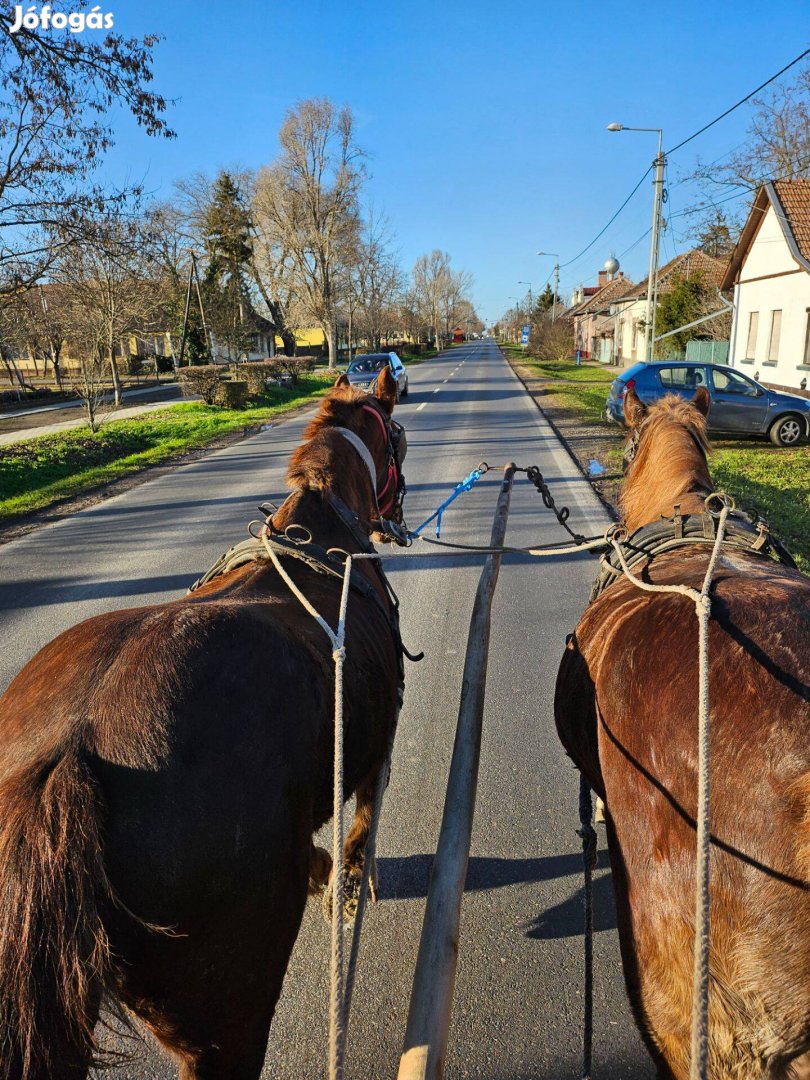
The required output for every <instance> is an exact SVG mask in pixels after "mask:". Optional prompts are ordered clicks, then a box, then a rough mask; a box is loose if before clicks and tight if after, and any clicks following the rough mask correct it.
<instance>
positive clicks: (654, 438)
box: [620, 386, 712, 532]
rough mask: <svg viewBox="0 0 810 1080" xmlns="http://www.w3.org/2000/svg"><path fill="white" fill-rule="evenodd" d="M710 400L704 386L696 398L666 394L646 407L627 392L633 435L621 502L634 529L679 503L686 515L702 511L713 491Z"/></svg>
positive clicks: (627, 415) (626, 454)
mask: <svg viewBox="0 0 810 1080" xmlns="http://www.w3.org/2000/svg"><path fill="white" fill-rule="evenodd" d="M710 404H711V399H710V398H709V394H708V391H707V390H706V388H705V387H703V386H701V387H698V389H697V391H696V392H695V396H694V397H693V398H692V399H691V400H686V399H684V398H682V397H680V396H679V395H678V394H667V395H665V396H664V397H662V398H660V399H659V400H658V401H656V402H654V403H653V404H652V405H645V404H644V402H642V401H641V399H640V398H639V397H638V395H637V394H636V392H635V390H633V389H630V390H628V391H627V393H626V395H625V398H624V419H625V423H626V424H627V426H628V428H629V429H630V437H629V439H628V441H627V443H626V445H625V449H624V457H623V468H624V472H625V482H624V486H623V488H622V493H621V499H620V505H621V510H622V517H623V519H624V523H625V525H626V526H627V528H628V529H629V530H630V531H631V532H632V531H633V530H634V529H637V528H639V527H640V526H641V525H645V524H647V522H649V521H654V520H655V519H656V518H658V517H659V516H660V515H661V514H664V515H670V514H671V513H672V511H673V507H674V505H675V503H676V502H680V503H681V507H682V510H683V511H684V513H690V512H699V511H700V510H702V508H703V506H702V501H703V499H704V498H705V496H706V495H707V494H708V493H709V492H710V491H711V490H712V480H711V476H710V475H709V466H708V461H707V456H708V454H709V451H710V450H711V447H710V445H709V440H708V437H707V434H706V417H707V416H708V413H709V406H710ZM693 493H694V500H691V499H690V496H691V495H692V494H693ZM701 493H702V494H701ZM692 501H694V503H695V505H694V506H692V505H691V502H692ZM698 503H700V506H699V507H698V505H697V504H698Z"/></svg>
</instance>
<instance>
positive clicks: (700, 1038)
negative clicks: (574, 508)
mask: <svg viewBox="0 0 810 1080" xmlns="http://www.w3.org/2000/svg"><path fill="white" fill-rule="evenodd" d="M713 497H714V498H715V499H717V498H722V502H723V506H722V509H721V510H720V512H719V514H718V522H717V535H716V538H715V542H714V547H713V548H712V553H711V556H710V558H709V565H708V566H707V567H706V575H705V577H704V579H703V586H702V588H701V590H700V592H698V591H697V589H693V588H691V587H690V586H688V585H653V584H650V583H649V582H646V581H642V580H641V578H638V577H636V576H635V575H634V574H633V572H632V571H631V570H630V568H629V567H628V565H627V563H626V562H625V558H624V553H623V551H622V548H621V544H620V543H619V541H618V540H617V539H616V538H615V537H611V538H610V541H611V544H612V545H613V548H614V550H615V551H616V554H617V555H618V557H619V562H620V563H621V567H622V570H623V571H624V574H625V576H626V577H627V578H628V579H629V580H630V581H631V582H632V583H633V584H634V585H635V586H637V587H638V588H639V589H643V590H644V591H645V592H656V593H665V592H668V593H679V594H680V595H681V596H688V597H689V599H690V600H692V601H693V602H694V604H695V614H696V615H697V620H698V667H699V675H698V680H699V682H698V806H697V851H696V873H695V944H694V960H693V968H692V1038H691V1053H690V1065H689V1080H706V1078H707V1076H708V1061H709V870H710V867H709V858H710V843H711V833H710V822H709V621H710V619H711V612H712V602H711V596H710V589H711V584H712V577H713V576H714V570H715V566H716V565H717V559H718V557H719V555H720V549H721V547H722V544H723V538H724V536H725V531H726V519H727V518H728V515H729V512H730V510H731V509H732V504H730V503H729V501H728V500H727V499H726V497H725V496H723V495H722V493H720V492H718V493H717V494H715V495H714V496H713Z"/></svg>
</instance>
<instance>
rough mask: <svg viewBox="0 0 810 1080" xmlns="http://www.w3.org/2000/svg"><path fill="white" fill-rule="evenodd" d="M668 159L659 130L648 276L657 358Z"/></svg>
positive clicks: (651, 347)
mask: <svg viewBox="0 0 810 1080" xmlns="http://www.w3.org/2000/svg"><path fill="white" fill-rule="evenodd" d="M666 163H667V159H666V156H665V154H664V152H663V149H662V147H661V132H660V131H659V132H658V155H657V156H656V159H655V161H654V162H653V165H654V166H655V180H654V181H653V221H652V241H651V243H650V272H649V275H648V278H647V335H648V336H647V359H648V360H650V361H652V360H654V359H655V317H656V312H657V310H658V262H659V257H660V250H661V220H662V210H663V205H664V168H665V166H666Z"/></svg>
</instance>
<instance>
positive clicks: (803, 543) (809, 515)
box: [709, 440, 810, 573]
mask: <svg viewBox="0 0 810 1080" xmlns="http://www.w3.org/2000/svg"><path fill="white" fill-rule="evenodd" d="M709 468H710V470H711V474H712V479H713V480H714V482H715V484H716V486H717V487H718V488H722V490H723V491H727V492H728V493H729V495H733V496H734V498H735V499H736V500H737V505H738V506H740V507H741V508H742V509H743V510H756V511H758V513H760V514H761V515H762V516H763V517H764V518H765V520H766V521H767V522H768V524H769V525H770V527H771V530H772V531H773V533H774V535H776V536H778V537H779V539H780V540H783V541H784V542H785V544H786V545H787V546H788V548H789V549H790V552H791V554H792V555H793V556H794V558H795V559H796V562H797V563H798V564H799V566H800V567H801V568H802V570H804V571H805V573H810V488H808V486H807V477H808V476H810V446H799V447H796V448H795V449H793V450H786V449H783V448H781V447H778V446H769V445H767V444H766V443H756V444H751V443H748V444H745V443H738V442H731V441H728V440H724V441H723V442H718V444H717V448H716V450H715V452H714V453H713V454H712V456H711V457H710V459H709Z"/></svg>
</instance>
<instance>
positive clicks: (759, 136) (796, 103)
mask: <svg viewBox="0 0 810 1080" xmlns="http://www.w3.org/2000/svg"><path fill="white" fill-rule="evenodd" d="M806 177H810V68H806V69H805V70H803V71H801V72H799V74H798V75H797V76H796V78H795V79H793V80H792V82H789V83H785V84H783V85H779V84H776V85H773V86H771V87H770V88H769V89H768V90H767V91H766V92H765V93H764V94H763V95H761V96H760V97H755V98H753V99H752V101H751V119H750V122H749V125H748V131H747V138H746V140H745V142H744V143H743V145H742V146H741V147H739V148H738V149H737V150H736V151H735V152H734V153H733V154H731V155H730V156H729V158H728V160H727V161H722V162H719V163H718V162H711V163H705V162H702V161H700V160H698V162H697V165H696V166H695V169H694V170H693V172H692V173H691V174H690V175H689V176H688V177H687V179H691V180H696V181H697V182H698V184H699V186H700V195H699V197H698V199H697V200H696V201H695V203H694V205H693V206H692V207H690V208H689V209H688V210H687V213H690V214H695V215H697V217H696V219H695V223H694V225H693V228H692V233H691V235H693V236H694V237H695V238H696V239H698V240H702V238H703V237H706V238H707V242H708V244H709V246H708V247H707V248H704V250H709V251H710V253H712V254H713V253H714V252H715V251H717V252H718V253H719V254H726V253H727V251H728V249H729V248H730V247H733V242H731V243H729V240H730V239H731V238H732V237H733V236H734V235H736V234H737V233H738V232H739V230H740V228H741V226H742V222H743V220H744V215H743V214H740V213H737V212H735V211H733V210H729V208H728V206H727V205H722V206H721V205H718V195H719V194H721V193H722V199H723V200H725V199H726V198H727V196H726V195H725V192H726V191H727V190H728V189H735V188H736V189H740V190H741V191H742V192H744V191H745V190H748V191H751V192H754V191H756V189H757V188H758V187H759V185H760V184H762V183H764V181H766V180H797V179H800V178H806ZM721 203H722V200H721Z"/></svg>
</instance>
